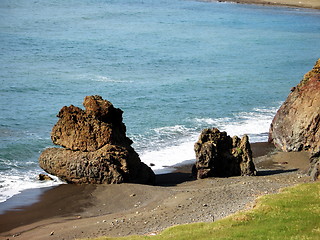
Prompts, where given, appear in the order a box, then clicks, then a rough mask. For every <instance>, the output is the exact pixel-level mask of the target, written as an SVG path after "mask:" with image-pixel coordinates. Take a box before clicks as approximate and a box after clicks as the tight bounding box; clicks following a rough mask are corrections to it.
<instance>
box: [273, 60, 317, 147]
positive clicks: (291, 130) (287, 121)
mask: <svg viewBox="0 0 320 240" xmlns="http://www.w3.org/2000/svg"><path fill="white" fill-rule="evenodd" d="M319 128H320V59H319V60H318V61H317V62H316V64H315V66H314V68H313V69H312V70H311V71H310V72H308V73H307V74H305V76H304V78H303V79H302V81H301V82H300V83H299V84H298V85H297V86H296V87H294V88H292V92H291V93H290V94H289V96H288V98H287V99H286V101H285V102H284V103H283V104H282V106H281V107H280V109H279V110H278V112H277V114H276V115H275V117H274V119H273V121H272V123H271V126H270V131H269V142H272V143H274V145H275V146H276V147H277V148H279V149H281V150H283V151H301V150H307V151H310V152H313V153H315V152H319V151H320V131H319Z"/></svg>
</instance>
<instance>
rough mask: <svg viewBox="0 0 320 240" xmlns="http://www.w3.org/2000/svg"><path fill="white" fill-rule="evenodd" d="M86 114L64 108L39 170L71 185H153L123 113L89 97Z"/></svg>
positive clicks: (152, 178)
mask: <svg viewBox="0 0 320 240" xmlns="http://www.w3.org/2000/svg"><path fill="white" fill-rule="evenodd" d="M83 105H84V107H85V110H82V109H80V108H78V107H75V106H73V105H71V106H69V107H66V106H65V107H63V108H62V109H61V110H60V112H59V114H58V117H59V120H58V122H57V124H56V125H55V126H54V127H53V129H52V133H51V139H52V141H53V143H55V144H57V145H60V146H62V147H63V148H48V149H46V150H44V151H43V152H42V154H41V155H40V157H39V164H40V167H41V168H43V169H44V170H45V171H46V172H48V173H50V174H52V175H56V176H58V177H59V178H61V179H62V180H64V181H66V182H68V183H100V184H101V183H107V184H112V183H124V182H130V183H143V184H153V183H154V181H155V175H154V173H153V171H152V170H151V168H149V167H148V166H147V165H145V164H144V163H142V162H141V160H140V158H139V156H138V154H137V153H136V152H135V151H134V149H133V148H132V147H131V144H132V141H131V140H130V139H129V138H128V137H127V136H126V127H125V125H124V123H123V122H122V111H121V110H120V109H118V108H114V107H113V105H112V104H111V103H110V102H108V101H106V100H103V99H102V98H101V97H100V96H87V97H86V98H85V100H84V103H83Z"/></svg>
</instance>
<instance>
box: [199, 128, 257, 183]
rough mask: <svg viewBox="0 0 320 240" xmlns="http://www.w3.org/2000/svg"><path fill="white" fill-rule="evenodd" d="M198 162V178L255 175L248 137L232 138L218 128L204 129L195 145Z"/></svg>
mask: <svg viewBox="0 0 320 240" xmlns="http://www.w3.org/2000/svg"><path fill="white" fill-rule="evenodd" d="M194 150H195V153H196V159H197V162H196V164H195V165H194V168H193V174H194V175H195V176H196V177H197V178H198V179H200V178H206V177H230V176H243V175H255V174H256V170H255V166H254V163H253V161H252V152H251V148H250V144H249V138H248V136H246V135H245V136H243V137H242V139H241V140H240V138H238V137H237V136H235V137H233V138H231V137H230V136H228V135H227V133H226V132H220V131H219V130H218V129H217V128H213V129H204V130H203V131H202V133H201V135H200V137H199V140H198V141H197V142H196V143H195V146H194Z"/></svg>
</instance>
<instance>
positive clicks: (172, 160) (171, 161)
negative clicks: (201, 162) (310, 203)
mask: <svg viewBox="0 0 320 240" xmlns="http://www.w3.org/2000/svg"><path fill="white" fill-rule="evenodd" d="M196 138H197V136H190V138H188V139H184V140H185V141H180V142H179V143H173V144H172V146H168V147H164V148H162V149H159V150H147V151H144V152H143V153H141V154H140V158H141V161H142V162H144V163H145V164H147V165H148V166H151V168H152V170H153V171H154V172H155V173H156V174H159V173H165V172H166V171H165V170H166V169H167V171H169V172H170V170H171V169H170V168H168V167H170V166H173V165H175V164H178V163H181V162H184V161H187V160H193V159H195V153H194V150H193V145H194V143H195V142H196ZM153 165H154V166H153Z"/></svg>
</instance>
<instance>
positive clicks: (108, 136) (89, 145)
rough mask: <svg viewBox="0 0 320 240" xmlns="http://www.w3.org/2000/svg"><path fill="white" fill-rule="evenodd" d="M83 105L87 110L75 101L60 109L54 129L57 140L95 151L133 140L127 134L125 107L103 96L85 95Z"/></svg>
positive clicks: (69, 146)
mask: <svg viewBox="0 0 320 240" xmlns="http://www.w3.org/2000/svg"><path fill="white" fill-rule="evenodd" d="M83 105H84V107H85V109H86V110H85V111H84V110H82V109H81V108H78V107H75V106H73V105H71V106H69V107H66V106H65V107H63V108H62V109H61V110H60V112H59V114H58V115H57V116H58V117H59V121H58V122H57V123H56V125H55V126H54V127H53V129H52V132H51V139H52V141H53V143H54V144H56V145H60V146H63V147H65V148H68V149H71V150H75V151H76V150H80V151H95V150H98V149H99V148H101V147H103V146H104V145H106V144H111V145H120V146H130V145H131V144H132V141H131V140H130V139H129V138H127V137H126V127H125V125H124V124H123V122H122V113H123V112H122V110H121V109H118V108H114V107H113V105H112V104H111V103H110V102H108V101H106V100H103V99H102V97H100V96H87V97H85V99H84V102H83Z"/></svg>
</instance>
